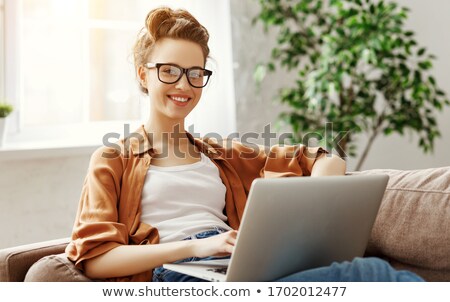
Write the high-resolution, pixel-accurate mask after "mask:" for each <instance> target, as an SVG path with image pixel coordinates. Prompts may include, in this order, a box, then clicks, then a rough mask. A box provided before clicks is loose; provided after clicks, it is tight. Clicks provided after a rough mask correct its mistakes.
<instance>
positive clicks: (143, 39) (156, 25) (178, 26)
mask: <svg viewBox="0 0 450 302" xmlns="http://www.w3.org/2000/svg"><path fill="white" fill-rule="evenodd" d="M163 38H172V39H183V40H188V41H191V42H195V43H197V44H198V45H200V47H201V48H202V51H203V55H204V58H205V63H206V59H207V58H208V55H209V47H208V40H209V34H208V31H207V30H206V28H205V27H204V26H203V25H201V24H200V23H199V22H198V21H197V19H195V18H194V16H192V15H191V14H190V13H189V12H188V11H186V10H183V9H177V10H173V9H171V8H168V7H160V8H156V9H153V10H151V11H150V12H149V13H148V15H147V17H146V18H145V27H144V28H142V30H141V31H140V33H139V37H138V39H137V41H136V43H135V45H134V48H133V55H134V66H135V68H136V70H137V69H138V68H139V67H140V66H143V65H144V64H145V63H147V59H148V56H149V55H150V54H151V52H152V50H153V48H154V46H155V43H156V42H157V41H159V40H161V39H163ZM139 88H140V89H141V90H142V91H143V92H144V93H148V91H147V88H145V87H143V86H142V84H140V87H139Z"/></svg>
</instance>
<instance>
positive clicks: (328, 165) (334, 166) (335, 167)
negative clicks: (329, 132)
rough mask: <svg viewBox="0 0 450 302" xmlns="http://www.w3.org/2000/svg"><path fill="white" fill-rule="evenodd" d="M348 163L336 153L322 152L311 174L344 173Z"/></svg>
mask: <svg viewBox="0 0 450 302" xmlns="http://www.w3.org/2000/svg"><path fill="white" fill-rule="evenodd" d="M345 169H346V163H345V161H344V160H343V159H341V158H340V157H339V156H337V155H334V154H326V153H323V154H321V155H320V156H319V157H318V158H317V159H316V161H315V163H314V165H313V167H312V171H311V176H328V175H344V174H345Z"/></svg>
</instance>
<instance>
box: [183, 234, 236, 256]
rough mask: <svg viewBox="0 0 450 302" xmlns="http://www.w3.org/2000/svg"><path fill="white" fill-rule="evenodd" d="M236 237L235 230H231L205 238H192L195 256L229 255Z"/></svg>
mask: <svg viewBox="0 0 450 302" xmlns="http://www.w3.org/2000/svg"><path fill="white" fill-rule="evenodd" d="M236 237H237V231H235V230H231V231H228V232H226V233H222V234H219V235H215V236H212V237H208V238H205V239H199V240H193V241H192V244H193V245H194V254H195V257H199V258H204V257H209V256H216V257H224V256H228V255H231V253H233V249H234V245H235V244H236Z"/></svg>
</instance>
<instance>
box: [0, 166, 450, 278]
mask: <svg viewBox="0 0 450 302" xmlns="http://www.w3.org/2000/svg"><path fill="white" fill-rule="evenodd" d="M348 174H349V175H355V174H388V175H389V176H390V179H389V184H388V187H387V190H386V193H385V195H384V198H383V201H382V204H381V207H380V211H379V213H378V216H377V219H376V221H375V225H374V228H373V230H372V235H371V238H370V240H369V243H368V246H367V250H366V256H377V257H381V258H384V259H386V260H388V261H389V262H390V263H391V264H392V265H393V266H394V267H396V268H399V269H408V270H411V271H414V272H416V273H417V274H419V275H420V276H422V277H423V278H424V279H425V280H427V281H450V167H442V168H433V169H423V170H411V171H400V170H386V169H384V170H382V169H378V170H366V171H363V172H352V173H348ZM68 241H69V239H68V238H63V239H58V240H53V241H46V242H40V243H35V244H30V245H23V246H18V247H12V248H8V249H3V250H0V281H66V282H67V281H90V280H89V279H88V278H87V277H86V276H84V275H83V273H82V272H80V271H79V270H77V269H76V268H75V267H74V265H73V264H72V263H71V262H70V261H69V260H68V259H67V258H66V257H65V256H64V254H63V253H64V248H65V246H66V245H67V243H68Z"/></svg>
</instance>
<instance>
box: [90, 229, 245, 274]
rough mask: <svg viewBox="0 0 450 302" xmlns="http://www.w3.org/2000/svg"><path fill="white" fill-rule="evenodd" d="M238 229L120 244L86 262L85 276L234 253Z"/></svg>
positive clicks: (135, 272)
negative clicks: (198, 236)
mask: <svg viewBox="0 0 450 302" xmlns="http://www.w3.org/2000/svg"><path fill="white" fill-rule="evenodd" d="M236 235H237V231H229V232H226V233H223V234H220V235H217V236H213V237H210V238H206V239H200V240H184V241H178V242H170V243H162V244H150V245H121V246H118V247H116V248H114V249H112V250H110V251H108V252H106V253H104V254H102V255H99V256H97V257H95V258H92V259H88V260H86V261H85V264H84V270H85V274H86V276H87V277H88V278H91V279H105V278H113V277H121V276H129V275H135V274H139V273H142V272H145V271H149V270H151V269H154V268H156V267H159V266H161V265H163V264H164V263H171V262H174V261H177V260H180V259H184V258H188V257H200V258H202V257H208V256H225V255H230V254H231V253H232V252H233V248H234V244H235V242H236Z"/></svg>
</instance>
